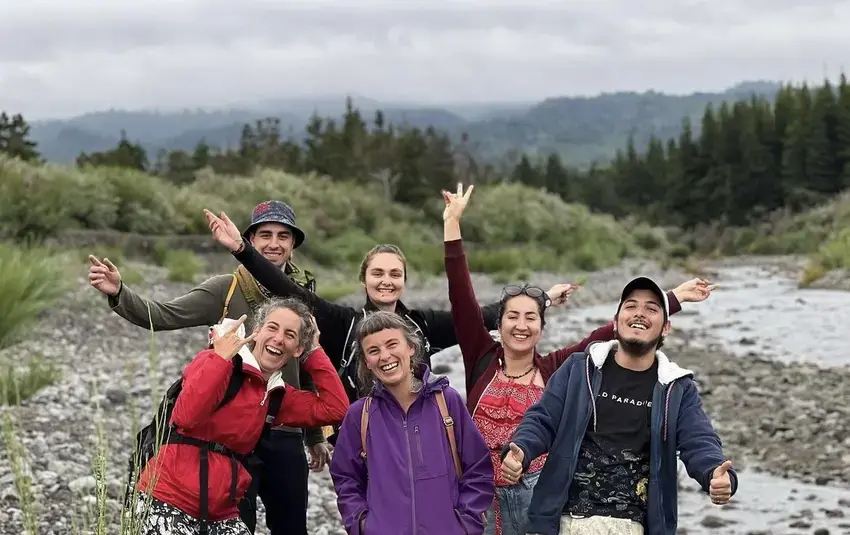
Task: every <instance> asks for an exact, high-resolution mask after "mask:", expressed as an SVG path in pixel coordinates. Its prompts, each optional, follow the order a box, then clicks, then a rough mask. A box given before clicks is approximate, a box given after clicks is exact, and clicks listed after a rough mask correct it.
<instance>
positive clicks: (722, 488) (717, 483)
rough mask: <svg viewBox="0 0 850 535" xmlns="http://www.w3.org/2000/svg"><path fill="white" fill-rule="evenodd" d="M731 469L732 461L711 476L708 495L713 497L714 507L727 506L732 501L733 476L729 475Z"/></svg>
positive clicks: (717, 469)
mask: <svg viewBox="0 0 850 535" xmlns="http://www.w3.org/2000/svg"><path fill="white" fill-rule="evenodd" d="M730 468H732V461H725V462H724V463H723V464H721V465H720V466H718V467H717V468H715V469H714V472H713V473H712V474H711V483H710V484H709V487H708V494H709V496H711V503H713V504H714V505H726V504H727V503H729V500H730V499H732V476H730V475H729V469H730Z"/></svg>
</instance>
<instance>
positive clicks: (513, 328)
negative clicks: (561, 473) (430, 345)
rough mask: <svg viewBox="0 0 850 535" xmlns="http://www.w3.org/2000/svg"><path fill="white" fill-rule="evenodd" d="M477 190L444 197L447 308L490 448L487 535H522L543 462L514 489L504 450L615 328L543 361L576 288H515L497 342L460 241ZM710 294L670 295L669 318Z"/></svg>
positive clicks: (470, 399)
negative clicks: (556, 381) (555, 312)
mask: <svg viewBox="0 0 850 535" xmlns="http://www.w3.org/2000/svg"><path fill="white" fill-rule="evenodd" d="M473 187H474V186H469V189H467V191H466V193H464V192H463V186H462V185H461V184H458V189H457V193H455V194H452V193H449V192H446V191H444V192H443V199H444V200H445V202H446V208H445V210H444V212H443V221H444V242H445V256H446V259H445V260H446V276H447V277H448V281H449V300H450V301H451V305H452V309H451V312H452V318H453V320H454V325H455V331H456V332H457V334H458V343H459V344H460V349H461V353H462V355H463V365H464V371H465V375H466V405H467V408H468V409H469V412H470V413H471V414H472V419H473V421H474V422H475V425H476V426H477V427H478V430H479V431H480V432H481V434H482V435H483V436H484V439H485V441H486V442H487V446H488V447H489V448H490V455H491V459H492V462H493V468H494V470H495V474H496V497H495V499H494V501H493V505H492V506H491V508H490V510H489V511H488V523H487V531H485V534H488V535H519V534H524V533H525V523H526V518H525V514H526V511H527V510H528V505H529V503H530V501H531V495H532V491H533V489H534V485H535V483H536V482H537V477H538V476H539V474H540V469H541V468H542V467H543V463H544V462H545V460H546V456H545V455H543V456H541V457H538V458H537V459H534V461H532V463H531V466H530V468H529V470H528V472H527V473H526V474H525V475H524V476H523V477H522V479H520V481H519V482H518V483H516V484H515V485H511V484H510V483H509V482H508V481H506V480H505V479H504V478H503V477H502V476H501V460H500V452H501V449H502V447H503V446H504V445H505V444H507V443H508V441H509V439H510V437H511V435H512V434H513V432H514V430H515V429H516V427H517V425H519V423H520V421H521V420H522V417H523V415H524V414H525V411H526V410H527V409H528V407H530V406H531V405H532V404H534V403H536V402H537V401H538V400H539V399H540V396H541V395H542V393H543V389H544V388H545V386H546V381H547V380H548V379H549V377H550V376H551V375H552V374H553V373H555V371H556V370H557V369H558V367H559V366H560V365H561V364H563V363H564V361H565V360H566V359H567V358H568V357H569V356H570V355H571V354H573V353H576V352H581V351H584V350H585V349H586V348H587V346H588V345H590V344H591V343H592V342H596V341H607V340H612V339H614V336H615V335H614V324H613V322H611V323H608V324H607V325H605V326H603V327H600V328H599V329H596V330H595V331H593V332H592V333H590V336H588V337H587V338H585V339H584V340H582V341H581V342H579V343H577V344H575V345H572V346H569V347H565V348H562V349H558V350H556V351H553V352H551V353H549V354H548V355H540V353H538V352H537V343H538V342H539V341H540V338H541V335H542V333H543V327H544V326H545V323H546V321H545V313H546V309H547V308H548V307H549V306H551V305H553V304H554V305H563V304H565V303H566V302H567V300H568V298H569V296H570V294H571V293H572V292H573V290H574V289H575V288H573V287H572V286H570V285H559V286H556V287H554V288H553V291H554V293H549V294H547V292H544V291H543V289H541V288H539V287H536V286H529V285H523V286H515V285H511V286H506V287H505V288H504V289H503V291H502V296H501V299H500V300H499V316H498V330H499V335H500V340H499V341H495V340H493V338H492V337H491V336H490V333H489V331H488V329H487V326H486V325H484V323H483V322H482V321H481V320H480V317H481V312H480V310H479V306H478V301H477V300H476V298H475V291H474V289H473V287H472V279H471V278H470V275H469V266H468V265H467V262H466V255H465V253H464V250H463V241H462V240H461V233H460V219H461V216H462V215H463V211H464V209H465V208H466V205H467V202H468V201H469V197H470V194H471V193H472V190H473ZM712 288H713V287H712V286H710V285H708V283H707V282H705V281H703V280H701V279H693V280H691V281H688V282H686V283H684V284H682V285H681V286H679V287H678V288H676V290H673V291H672V292H668V294H667V296H668V298H669V301H670V313H671V314H673V313H675V312H678V311H680V310H681V304H680V302H681V301H693V302H696V301H702V300H704V299H705V298H707V297H708V295H709V294H710V292H711V289H712ZM550 295H551V296H552V299H554V301H553V300H552V299H550Z"/></svg>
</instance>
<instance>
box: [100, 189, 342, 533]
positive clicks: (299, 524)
mask: <svg viewBox="0 0 850 535" xmlns="http://www.w3.org/2000/svg"><path fill="white" fill-rule="evenodd" d="M243 235H244V237H245V239H247V240H248V241H249V242H250V243H251V244H252V245H253V246H254V247H255V248H256V249H257V250H258V251H259V252H260V253H261V254H262V255H263V256H265V257H266V258H267V259H268V260H269V261H270V262H272V263H273V264H274V265H276V266H278V267H280V268H281V269H283V270H284V272H285V273H286V274H287V275H288V276H289V277H290V278H291V279H292V280H294V281H295V282H297V283H298V284H299V285H300V286H303V287H304V288H306V289H308V290H310V291H315V287H316V281H315V279H314V278H313V276H312V274H311V273H310V272H308V271H306V270H302V269H300V268H298V267H297V266H296V265H295V264H293V263H292V261H291V258H292V253H293V251H294V250H295V249H296V248H298V247H299V246H300V245H301V244H303V243H304V240H305V238H306V236H305V234H304V231H303V230H302V229H301V228H300V227H298V225H297V224H296V220H295V212H294V211H293V210H292V208H291V207H290V206H289V205H288V204H286V203H285V202H282V201H278V200H269V201H265V202H261V203H260V204H258V205H257V206H256V207H255V208H254V210H253V212H252V213H251V220H250V223H249V224H248V226H247V227H246V228H245V231H244V233H243ZM89 259H90V261H91V264H92V265H91V266H90V268H89V283H90V284H91V285H92V286H94V287H95V288H96V289H97V290H99V291H100V292H101V293H103V294H105V295H106V296H107V300H108V303H109V306H110V308H111V309H112V310H113V311H114V312H116V313H117V314H118V315H120V316H121V317H123V318H124V319H126V320H128V321H130V322H131V323H133V324H135V325H138V326H140V327H143V328H145V329H153V330H155V331H167V330H175V329H184V328H190V327H198V326H211V325H215V324H217V323H219V322H220V320H221V319H222V318H225V317H226V318H231V319H235V318H239V317H240V316H241V315H242V314H246V315H247V316H248V323H249V324H251V323H253V319H254V318H253V312H254V311H255V310H256V309H257V308H258V307H259V306H260V305H261V304H262V303H263V302H264V301H265V300H266V299H267V298H268V297H270V294H269V293H268V291H267V290H266V289H265V288H263V287H262V286H260V285H259V284H258V283H257V281H256V280H255V279H254V277H253V276H251V274H250V273H249V272H248V271H247V270H246V269H245V268H244V267H243V266H241V265H240V266H239V267H238V268H237V270H236V271H235V272H234V273H227V274H222V275H216V276H214V277H211V278H209V279H207V280H206V281H204V282H203V283H201V284H200V285H199V286H197V287H195V288H193V289H192V290H190V291H189V292H188V293H187V294H185V295H182V296H180V297H176V298H174V299H172V300H170V301H167V302H157V301H152V300H147V299H145V298H143V297H141V296H139V295H138V294H137V293H135V292H134V291H133V290H132V289H130V288H129V287H127V286H126V285H125V284H124V283H123V282H122V281H121V274H120V273H119V271H118V268H117V267H115V265H114V264H112V263H111V262H110V261H109V259H107V258H103V259H98V258H96V257H94V256H90V257H89ZM149 314H150V315H149ZM281 372H282V374H283V379H284V381H286V383H288V384H291V385H293V386H296V387H299V388H306V389H313V384H312V381H311V380H310V377H309V375H306V374H304V375H302V374H301V373H300V369H299V365H298V362H297V361H294V360H293V361H291V362H290V363H288V364H287V365H286V366H285V367H284V368H283V369H282V370H281ZM304 442H306V444H307V447H308V448H309V450H310V457H311V459H310V464H309V467H312V468H313V469H314V470H321V469H322V468H323V467H324V465H325V464H327V463H328V462H329V460H330V449H329V447H328V445H327V442H326V441H325V439H324V435H323V433H322V430H321V429H307V430H305V431H302V430H301V429H297V428H290V427H278V428H275V429H273V430H272V432H271V433H270V435H269V437H268V439H267V440H265V441H263V442H262V443H261V444H260V445H258V447H257V452H256V453H257V457H258V458H259V460H260V461H262V467H261V468H260V470H259V471H258V472H257V473H256V474H255V476H254V481H253V483H252V485H251V489H249V491H248V494H247V495H246V498H245V499H243V500H242V502H241V503H240V506H239V510H240V516H241V517H242V520H243V522H245V524H247V525H248V527H249V528H250V529H251V531H252V532H253V531H254V528H255V526H256V495H257V494H259V496H260V498H262V500H263V503H264V505H265V506H266V524H267V525H268V527H269V530H270V532H271V534H272V535H280V534H287V535H288V534H293V535H307V477H308V464H307V459H306V456H305V452H304Z"/></svg>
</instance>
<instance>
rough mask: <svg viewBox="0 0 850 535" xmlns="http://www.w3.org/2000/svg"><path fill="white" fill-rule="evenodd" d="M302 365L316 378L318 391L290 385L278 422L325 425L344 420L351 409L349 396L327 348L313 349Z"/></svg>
mask: <svg viewBox="0 0 850 535" xmlns="http://www.w3.org/2000/svg"><path fill="white" fill-rule="evenodd" d="M302 367H303V368H302V369H303V370H304V371H305V372H307V373H309V374H310V376H311V377H312V378H313V382H314V383H315V385H316V390H317V391H318V392H317V393H314V392H310V391H309V390H300V389H298V388H294V387H292V386H289V385H287V386H286V394H285V395H284V396H283V403H281V406H280V410H279V411H278V413H277V417H276V418H275V421H274V425H276V426H277V425H288V426H290V427H321V426H323V425H336V424H338V423H340V422H341V421H342V419H343V418H345V412H346V411H347V410H348V406H349V402H348V396H347V395H346V393H345V388H344V387H343V386H342V382H341V381H340V380H339V375H337V372H336V370H335V369H334V367H333V365H332V364H331V361H330V360H329V359H328V356H327V355H326V354H325V351H324V350H323V349H322V348H321V347H318V348H316V349H315V350H313V352H312V353H311V354H310V355H309V356H308V357H307V358H306V360H305V361H304V363H303V364H302Z"/></svg>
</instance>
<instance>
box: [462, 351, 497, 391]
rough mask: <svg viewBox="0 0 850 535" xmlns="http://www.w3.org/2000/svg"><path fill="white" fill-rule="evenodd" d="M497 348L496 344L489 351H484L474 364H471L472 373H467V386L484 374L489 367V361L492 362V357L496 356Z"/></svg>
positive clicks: (470, 385)
mask: <svg viewBox="0 0 850 535" xmlns="http://www.w3.org/2000/svg"><path fill="white" fill-rule="evenodd" d="M498 348H499V346H496V347H494V348H493V349H491V350H490V351H488V352H486V353H484V355H482V356H481V358H480V359H478V361H477V362H476V363H475V365H474V366H472V373H471V374H470V375H469V387H472V385H474V384H475V383H477V382H478V380H479V379H481V377H482V376H483V375H484V372H485V371H487V368H488V367H490V363H491V362H493V359H494V358H496V350H497V349H498Z"/></svg>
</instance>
